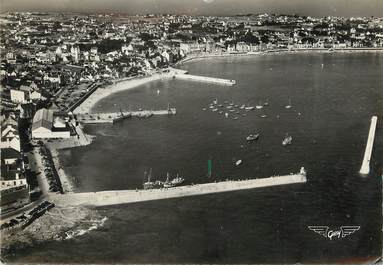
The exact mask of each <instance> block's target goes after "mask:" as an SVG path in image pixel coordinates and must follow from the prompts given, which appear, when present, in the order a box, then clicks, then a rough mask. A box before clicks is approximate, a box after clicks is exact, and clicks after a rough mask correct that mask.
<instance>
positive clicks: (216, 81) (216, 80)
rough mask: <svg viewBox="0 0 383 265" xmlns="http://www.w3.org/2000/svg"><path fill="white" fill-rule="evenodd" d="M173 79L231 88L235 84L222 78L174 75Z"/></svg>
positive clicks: (233, 81)
mask: <svg viewBox="0 0 383 265" xmlns="http://www.w3.org/2000/svg"><path fill="white" fill-rule="evenodd" d="M174 78H176V79H182V80H191V81H198V82H206V83H213V84H219V85H226V86H233V85H235V84H236V81H235V80H231V79H223V78H215V77H207V76H199V75H189V74H176V75H174Z"/></svg>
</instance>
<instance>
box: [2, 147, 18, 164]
mask: <svg viewBox="0 0 383 265" xmlns="http://www.w3.org/2000/svg"><path fill="white" fill-rule="evenodd" d="M19 158H20V152H19V151H17V150H15V149H13V148H2V149H1V159H2V160H3V161H4V164H5V165H12V164H14V163H16V161H17V160H18V159H19Z"/></svg>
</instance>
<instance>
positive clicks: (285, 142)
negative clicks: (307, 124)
mask: <svg viewBox="0 0 383 265" xmlns="http://www.w3.org/2000/svg"><path fill="white" fill-rule="evenodd" d="M292 141H293V137H292V136H290V135H288V134H286V137H285V139H283V141H282V145H283V146H286V145H290V144H291V142H292Z"/></svg>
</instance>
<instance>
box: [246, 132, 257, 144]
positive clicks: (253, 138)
mask: <svg viewBox="0 0 383 265" xmlns="http://www.w3.org/2000/svg"><path fill="white" fill-rule="evenodd" d="M258 138H259V133H256V134H250V135H249V136H247V137H246V140H247V141H248V142H251V141H254V140H257V139H258Z"/></svg>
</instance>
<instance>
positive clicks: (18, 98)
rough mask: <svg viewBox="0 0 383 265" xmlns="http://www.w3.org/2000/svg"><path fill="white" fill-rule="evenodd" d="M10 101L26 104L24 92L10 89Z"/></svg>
mask: <svg viewBox="0 0 383 265" xmlns="http://www.w3.org/2000/svg"><path fill="white" fill-rule="evenodd" d="M10 92H11V101H12V102H16V103H26V102H27V95H26V94H25V91H22V90H16V89H11V90H10Z"/></svg>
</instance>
